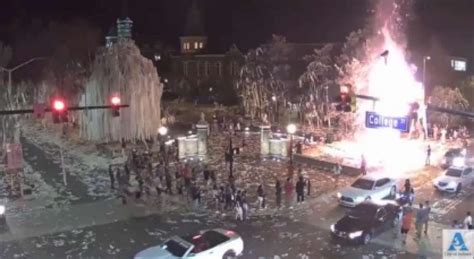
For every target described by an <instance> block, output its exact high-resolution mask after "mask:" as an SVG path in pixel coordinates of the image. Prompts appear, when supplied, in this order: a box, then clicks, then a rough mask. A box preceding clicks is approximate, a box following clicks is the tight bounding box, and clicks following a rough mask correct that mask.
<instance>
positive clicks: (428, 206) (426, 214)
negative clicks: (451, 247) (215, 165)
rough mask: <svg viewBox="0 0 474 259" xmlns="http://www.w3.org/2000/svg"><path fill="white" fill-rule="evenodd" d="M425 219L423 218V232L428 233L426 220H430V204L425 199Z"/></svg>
mask: <svg viewBox="0 0 474 259" xmlns="http://www.w3.org/2000/svg"><path fill="white" fill-rule="evenodd" d="M425 211H426V212H425V219H424V220H423V226H424V229H425V231H424V233H425V235H428V222H429V221H430V213H431V206H430V201H425Z"/></svg>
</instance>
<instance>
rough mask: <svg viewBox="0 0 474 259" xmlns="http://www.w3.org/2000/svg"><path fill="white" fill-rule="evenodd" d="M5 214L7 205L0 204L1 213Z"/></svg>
mask: <svg viewBox="0 0 474 259" xmlns="http://www.w3.org/2000/svg"><path fill="white" fill-rule="evenodd" d="M3 214H5V206H3V205H0V215H3Z"/></svg>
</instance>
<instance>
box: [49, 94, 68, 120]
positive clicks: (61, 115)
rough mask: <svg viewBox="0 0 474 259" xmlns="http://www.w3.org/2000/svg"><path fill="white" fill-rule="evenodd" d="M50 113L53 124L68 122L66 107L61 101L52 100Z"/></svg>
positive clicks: (57, 99)
mask: <svg viewBox="0 0 474 259" xmlns="http://www.w3.org/2000/svg"><path fill="white" fill-rule="evenodd" d="M51 113H52V115H53V122H54V123H60V122H68V116H67V107H66V103H65V102H64V100H63V99H60V98H56V99H54V100H53V104H52V107H51Z"/></svg>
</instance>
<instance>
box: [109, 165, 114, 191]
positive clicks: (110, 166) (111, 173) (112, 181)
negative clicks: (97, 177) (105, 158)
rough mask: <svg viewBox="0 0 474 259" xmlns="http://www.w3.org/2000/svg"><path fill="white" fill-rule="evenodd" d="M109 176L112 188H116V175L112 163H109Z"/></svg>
mask: <svg viewBox="0 0 474 259" xmlns="http://www.w3.org/2000/svg"><path fill="white" fill-rule="evenodd" d="M109 177H110V188H111V189H112V190H114V189H115V177H114V171H113V170H112V165H109Z"/></svg>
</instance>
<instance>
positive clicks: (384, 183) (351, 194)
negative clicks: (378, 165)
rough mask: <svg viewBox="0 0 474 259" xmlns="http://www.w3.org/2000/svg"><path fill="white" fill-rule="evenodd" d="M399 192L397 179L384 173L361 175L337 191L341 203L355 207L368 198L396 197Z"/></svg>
mask: <svg viewBox="0 0 474 259" xmlns="http://www.w3.org/2000/svg"><path fill="white" fill-rule="evenodd" d="M396 194H397V184H396V181H395V180H393V179H391V178H388V177H386V176H384V175H382V174H378V173H372V174H368V175H364V176H361V177H360V178H358V179H357V180H356V181H355V182H354V183H353V184H352V185H351V186H347V187H345V188H343V189H342V190H341V191H340V192H339V193H337V196H338V199H339V204H340V205H342V206H346V207H355V206H356V205H357V204H359V203H362V202H364V201H366V200H382V199H384V198H386V197H395V196H396Z"/></svg>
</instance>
